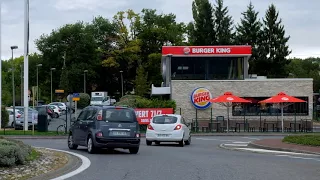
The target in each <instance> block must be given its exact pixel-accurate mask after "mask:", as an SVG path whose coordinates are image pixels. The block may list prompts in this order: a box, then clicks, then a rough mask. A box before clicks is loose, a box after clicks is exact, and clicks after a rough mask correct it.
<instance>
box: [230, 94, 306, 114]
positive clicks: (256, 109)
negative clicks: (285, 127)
mask: <svg viewBox="0 0 320 180" xmlns="http://www.w3.org/2000/svg"><path fill="white" fill-rule="evenodd" d="M242 98H244V99H247V100H250V101H251V102H252V103H241V104H240V103H237V104H234V105H233V107H232V116H244V115H245V116H260V115H261V116H281V110H280V108H279V106H278V105H277V104H260V103H259V101H262V100H264V99H267V98H269V97H242ZM296 98H299V99H302V100H305V101H306V102H303V103H293V104H291V105H289V106H287V107H284V109H283V115H284V116H295V115H296V116H308V115H309V101H308V100H309V99H308V97H296Z"/></svg>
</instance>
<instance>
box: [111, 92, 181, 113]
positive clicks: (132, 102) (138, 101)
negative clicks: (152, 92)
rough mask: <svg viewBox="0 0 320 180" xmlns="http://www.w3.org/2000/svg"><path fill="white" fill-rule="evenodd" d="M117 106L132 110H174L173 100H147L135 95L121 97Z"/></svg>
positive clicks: (174, 103)
mask: <svg viewBox="0 0 320 180" xmlns="http://www.w3.org/2000/svg"><path fill="white" fill-rule="evenodd" d="M116 105H117V106H123V105H126V106H129V107H132V108H173V109H174V110H175V109H176V102H175V101H173V100H160V99H147V98H143V97H141V96H136V95H126V96H123V97H122V98H121V99H120V101H119V102H117V103H116Z"/></svg>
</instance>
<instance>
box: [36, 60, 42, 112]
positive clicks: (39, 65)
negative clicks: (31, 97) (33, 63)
mask: <svg viewBox="0 0 320 180" xmlns="http://www.w3.org/2000/svg"><path fill="white" fill-rule="evenodd" d="M41 66H42V64H37V106H38V103H39V67H41Z"/></svg>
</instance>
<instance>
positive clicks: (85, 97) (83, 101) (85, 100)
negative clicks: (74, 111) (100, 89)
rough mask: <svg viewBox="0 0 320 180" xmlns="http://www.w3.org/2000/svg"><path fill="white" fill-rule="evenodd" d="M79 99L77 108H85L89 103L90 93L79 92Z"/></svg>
mask: <svg viewBox="0 0 320 180" xmlns="http://www.w3.org/2000/svg"><path fill="white" fill-rule="evenodd" d="M79 95H80V100H79V101H78V102H77V108H80V109H82V108H85V107H87V106H89V104H90V95H89V94H86V93H80V94H79Z"/></svg>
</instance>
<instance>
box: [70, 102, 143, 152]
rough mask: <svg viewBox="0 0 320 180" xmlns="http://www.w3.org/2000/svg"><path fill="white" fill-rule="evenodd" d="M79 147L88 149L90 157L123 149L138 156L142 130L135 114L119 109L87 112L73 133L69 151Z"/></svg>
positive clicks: (74, 124) (86, 110)
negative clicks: (108, 150)
mask: <svg viewBox="0 0 320 180" xmlns="http://www.w3.org/2000/svg"><path fill="white" fill-rule="evenodd" d="M78 146H86V147H87V150H88V152H89V153H94V152H96V150H97V149H101V148H108V149H114V148H123V149H129V151H130V153H131V154H137V153H138V151H139V147H140V129H139V123H138V121H137V118H136V114H135V111H134V110H133V109H132V108H127V107H115V106H88V107H86V108H84V109H83V110H82V111H81V113H80V114H79V116H78V118H77V119H76V121H75V122H74V123H73V125H72V126H71V127H70V131H69V138H68V147H69V148H70V149H77V147H78Z"/></svg>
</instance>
